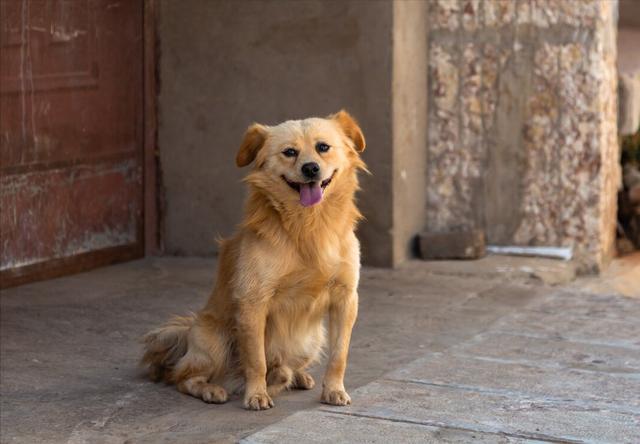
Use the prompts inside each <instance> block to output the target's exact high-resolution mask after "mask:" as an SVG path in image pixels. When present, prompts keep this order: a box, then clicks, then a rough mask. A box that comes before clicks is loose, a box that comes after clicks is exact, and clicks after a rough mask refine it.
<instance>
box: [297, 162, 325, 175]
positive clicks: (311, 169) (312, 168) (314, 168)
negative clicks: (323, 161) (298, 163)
mask: <svg viewBox="0 0 640 444" xmlns="http://www.w3.org/2000/svg"><path fill="white" fill-rule="evenodd" d="M301 169H302V174H304V177H306V178H307V179H315V178H316V176H317V175H318V173H319V172H320V165H318V164H317V163H315V162H307V163H305V164H304V165H302V168H301Z"/></svg>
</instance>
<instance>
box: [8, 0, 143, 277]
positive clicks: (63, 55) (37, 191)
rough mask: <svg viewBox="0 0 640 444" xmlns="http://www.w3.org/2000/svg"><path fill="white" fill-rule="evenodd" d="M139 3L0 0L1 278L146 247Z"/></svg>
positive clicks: (60, 270) (89, 263)
mask: <svg viewBox="0 0 640 444" xmlns="http://www.w3.org/2000/svg"><path fill="white" fill-rule="evenodd" d="M143 13H144V6H143V1H142V0H120V1H118V0H0V17H1V23H0V246H1V249H2V250H1V257H0V279H1V282H0V285H2V286H4V287H6V286H11V285H16V284H19V283H22V282H26V281H29V280H35V279H42V278H48V277H53V276H57V275H61V274H65V273H68V272H73V271H78V270H82V269H87V268H90V267H94V266H98V265H103V264H107V263H111V262H115V261H119V260H125V259H130V258H134V257H139V256H141V255H142V254H143V252H144V249H143V233H142V230H143V169H142V165H143V159H144V157H143V138H144V136H143V132H144V120H143V119H144V112H143V111H144V110H143V106H144V96H143V90H144V83H143V77H144V54H143V49H144V44H143V35H144V33H143V18H144V17H143Z"/></svg>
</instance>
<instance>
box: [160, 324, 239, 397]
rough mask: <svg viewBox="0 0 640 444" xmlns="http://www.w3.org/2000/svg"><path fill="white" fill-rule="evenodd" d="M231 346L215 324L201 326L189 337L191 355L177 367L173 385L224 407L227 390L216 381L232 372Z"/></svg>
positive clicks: (189, 352)
mask: <svg viewBox="0 0 640 444" xmlns="http://www.w3.org/2000/svg"><path fill="white" fill-rule="evenodd" d="M230 353H231V351H230V344H229V341H228V338H227V336H226V335H224V334H222V333H221V332H220V331H219V329H216V328H215V326H213V325H207V326H203V325H200V324H197V325H195V326H194V328H193V330H192V331H191V332H190V334H189V345H188V351H187V353H186V354H185V355H184V356H183V357H182V359H180V361H179V362H178V364H177V365H176V367H175V369H174V371H173V374H172V382H174V383H175V384H176V387H177V388H178V390H179V391H180V392H182V393H186V394H188V395H191V396H194V397H196V398H200V399H202V400H203V401H205V402H213V403H216V404H220V403H223V402H226V401H227V400H228V399H229V396H228V394H227V391H226V390H225V389H224V388H223V387H221V386H220V385H218V384H215V383H214V382H219V381H221V380H223V379H224V378H225V376H226V375H227V373H228V372H229V368H228V367H229V361H230Z"/></svg>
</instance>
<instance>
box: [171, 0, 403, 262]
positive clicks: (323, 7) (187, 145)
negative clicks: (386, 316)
mask: <svg viewBox="0 0 640 444" xmlns="http://www.w3.org/2000/svg"><path fill="white" fill-rule="evenodd" d="M392 27H393V4H392V3H391V2H386V1H373V2H372V1H367V0H364V1H346V2H326V1H249V0H247V1H239V2H238V1H224V2H218V1H194V2H189V6H188V7H185V5H184V4H183V3H182V2H178V1H173V0H163V1H161V3H160V18H159V40H160V50H161V56H160V79H161V88H160V97H159V108H160V116H159V118H160V122H159V146H160V156H161V165H162V177H163V183H164V188H165V202H166V204H165V211H164V233H163V234H164V236H163V237H164V243H165V251H166V252H167V253H169V254H195V255H208V254H212V253H214V252H215V249H216V244H215V241H214V238H215V236H216V235H223V236H225V235H229V234H230V233H231V232H232V231H233V229H234V227H235V225H236V224H237V223H238V222H239V220H240V217H241V211H242V204H243V199H244V186H243V185H242V184H241V183H240V179H241V177H242V176H243V175H244V174H245V171H241V170H238V169H237V168H236V167H235V164H234V157H235V154H236V149H237V147H238V145H239V142H240V139H241V136H242V134H243V131H244V130H245V128H246V127H247V126H248V125H249V124H250V123H251V122H254V121H257V122H263V123H266V124H275V123H278V122H280V121H283V120H286V119H293V118H304V117H308V116H323V115H327V114H329V113H332V112H335V111H337V110H339V109H340V108H343V107H344V108H346V109H348V110H349V111H350V112H351V113H353V115H354V116H356V117H357V118H358V120H359V121H360V123H361V125H362V128H363V131H364V134H365V136H366V139H367V150H366V151H365V153H364V158H365V160H366V162H367V164H368V166H369V168H370V170H371V171H372V173H373V176H370V177H362V184H363V189H364V191H363V192H362V193H361V194H360V196H359V201H360V207H361V209H362V210H363V213H364V214H365V216H366V218H367V220H366V222H364V223H363V224H362V226H361V228H360V230H359V237H360V239H361V241H362V244H363V255H364V259H365V261H366V262H367V263H369V264H374V265H390V264H391V263H392V262H393V257H392V241H391V236H392V224H393V218H392V214H393V213H392V198H391V192H390V190H391V188H392V162H393V159H392V150H391V145H392V118H391V117H392V100H391V95H392V90H391V87H390V86H391V83H392V62H393V59H392V44H393V43H392Z"/></svg>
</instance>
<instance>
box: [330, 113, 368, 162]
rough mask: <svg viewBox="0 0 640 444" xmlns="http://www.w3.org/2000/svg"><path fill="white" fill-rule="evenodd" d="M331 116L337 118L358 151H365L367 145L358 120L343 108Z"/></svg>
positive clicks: (337, 121)
mask: <svg viewBox="0 0 640 444" xmlns="http://www.w3.org/2000/svg"><path fill="white" fill-rule="evenodd" d="M329 118H330V119H333V120H335V121H336V123H337V124H338V126H340V128H341V129H342V131H343V132H344V133H345V135H346V136H347V137H348V138H349V139H351V140H352V141H353V146H354V147H355V149H356V151H357V152H359V153H361V152H363V151H364V148H365V147H366V143H365V141H364V134H362V130H361V129H360V127H359V126H358V122H356V120H355V119H354V118H353V117H351V115H350V114H349V113H348V112H346V111H345V110H343V109H342V110H340V111H338V112H337V113H335V114H332V115H330V116H329Z"/></svg>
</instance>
